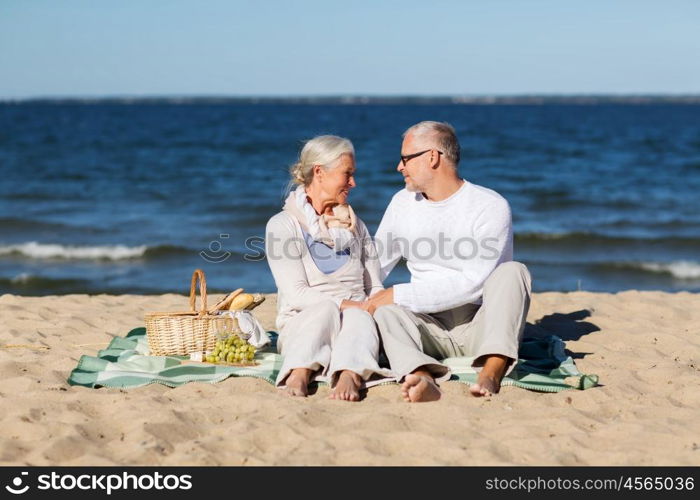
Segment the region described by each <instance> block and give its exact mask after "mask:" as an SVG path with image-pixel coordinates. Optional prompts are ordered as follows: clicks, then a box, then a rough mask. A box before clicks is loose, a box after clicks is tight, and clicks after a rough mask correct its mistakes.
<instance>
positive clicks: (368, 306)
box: [340, 300, 376, 314]
mask: <svg viewBox="0 0 700 500" xmlns="http://www.w3.org/2000/svg"><path fill="white" fill-rule="evenodd" d="M351 307H357V308H358V309H362V310H363V311H367V312H368V313H370V314H374V310H375V309H376V306H375V305H374V304H372V303H371V302H370V301H369V300H366V301H364V302H358V301H356V300H343V302H341V304H340V312H343V311H344V310H345V309H350V308H351Z"/></svg>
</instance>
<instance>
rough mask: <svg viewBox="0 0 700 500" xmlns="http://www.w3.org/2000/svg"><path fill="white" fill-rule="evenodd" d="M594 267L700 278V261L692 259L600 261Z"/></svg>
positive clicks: (682, 277) (680, 277) (683, 278)
mask: <svg viewBox="0 0 700 500" xmlns="http://www.w3.org/2000/svg"><path fill="white" fill-rule="evenodd" d="M584 265H585V264H584ZM594 268H597V269H599V270H602V271H627V272H632V273H645V274H649V273H651V274H657V275H658V274H664V275H670V276H672V277H673V278H674V279H678V280H696V279H700V263H699V262H694V261H690V260H676V261H672V262H649V261H646V262H645V261H633V262H600V263H597V264H595V265H594Z"/></svg>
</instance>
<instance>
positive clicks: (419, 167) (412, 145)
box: [396, 134, 433, 193]
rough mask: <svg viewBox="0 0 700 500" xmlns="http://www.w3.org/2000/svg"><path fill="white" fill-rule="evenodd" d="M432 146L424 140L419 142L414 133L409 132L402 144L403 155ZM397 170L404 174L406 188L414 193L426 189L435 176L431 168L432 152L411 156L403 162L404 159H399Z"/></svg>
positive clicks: (418, 151)
mask: <svg viewBox="0 0 700 500" xmlns="http://www.w3.org/2000/svg"><path fill="white" fill-rule="evenodd" d="M430 148H431V146H426V145H425V143H424V142H419V141H417V140H416V138H414V137H413V135H411V134H408V135H407V136H406V137H405V138H404V140H403V143H402V144H401V156H407V155H412V154H414V153H420V152H421V151H425V150H426V149H430ZM396 170H398V171H399V173H401V175H403V178H404V182H405V183H406V189H407V190H408V191H411V192H414V193H420V192H422V191H425V188H426V186H427V185H428V183H429V182H430V180H431V179H432V177H433V172H432V170H431V168H430V152H427V153H425V154H422V155H420V156H417V157H415V158H411V159H410V160H407V161H406V165H404V164H403V160H399V164H398V165H397V167H396Z"/></svg>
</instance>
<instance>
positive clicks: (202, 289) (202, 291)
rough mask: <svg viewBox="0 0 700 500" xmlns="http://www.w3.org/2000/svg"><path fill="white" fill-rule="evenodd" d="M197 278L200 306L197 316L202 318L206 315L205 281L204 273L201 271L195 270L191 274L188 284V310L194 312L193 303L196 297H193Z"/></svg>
mask: <svg viewBox="0 0 700 500" xmlns="http://www.w3.org/2000/svg"><path fill="white" fill-rule="evenodd" d="M197 278H199V297H200V302H201V304H202V308H201V309H200V310H199V314H200V316H204V315H205V314H207V279H206V278H205V277H204V271H202V270H201V269H195V270H194V272H193V273H192V282H191V283H190V310H192V311H196V309H195V302H196V300H197V297H196V295H195V288H196V286H197Z"/></svg>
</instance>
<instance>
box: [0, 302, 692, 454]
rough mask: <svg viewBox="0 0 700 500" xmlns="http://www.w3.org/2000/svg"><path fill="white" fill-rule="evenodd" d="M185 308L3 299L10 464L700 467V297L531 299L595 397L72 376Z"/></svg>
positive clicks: (1, 422)
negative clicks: (405, 394) (112, 346)
mask: <svg viewBox="0 0 700 500" xmlns="http://www.w3.org/2000/svg"><path fill="white" fill-rule="evenodd" d="M216 299H217V297H211V298H210V300H216ZM186 304H187V299H186V298H185V297H183V296H180V295H172V294H171V295H162V296H135V295H122V296H110V295H97V296H87V295H65V296H47V297H18V296H12V295H3V296H1V297H0V318H1V319H2V320H1V325H0V346H3V347H2V348H1V349H0V375H1V376H2V385H1V386H0V401H1V405H0V450H2V451H1V452H0V453H1V454H0V465H188V464H192V465H242V464H247V465H331V464H332V465H700V390H698V389H699V388H700V386H699V384H698V380H699V378H698V364H699V363H700V349H699V347H700V295H698V294H690V293H677V294H668V293H661V292H636V291H629V292H623V293H618V294H599V293H587V292H576V293H566V294H565V293H541V294H535V295H534V297H533V302H532V306H531V310H530V314H529V316H528V321H530V322H532V323H536V322H538V321H539V324H540V326H541V327H542V328H543V329H544V330H546V331H548V332H551V333H555V334H558V335H560V336H561V337H562V338H563V339H564V340H566V345H567V349H568V350H569V351H570V352H571V354H572V355H573V356H574V358H575V360H576V363H577V365H578V367H579V369H580V370H581V371H582V372H583V373H593V374H597V375H599V376H600V382H601V384H602V386H600V387H596V388H593V389H590V390H587V391H576V390H572V391H564V392H561V393H558V394H542V393H535V392H530V391H526V390H523V389H519V388H514V387H506V388H504V389H503V390H502V392H501V394H500V395H498V396H495V397H491V398H487V399H477V398H473V397H470V396H469V394H468V389H467V387H466V386H465V385H462V384H458V383H454V382H450V383H445V384H443V388H444V397H443V398H442V400H441V401H439V402H436V403H423V404H408V403H404V402H403V401H402V400H401V398H400V395H399V388H398V386H396V385H391V386H381V387H374V388H372V389H370V390H369V391H368V394H367V397H366V398H365V399H364V400H363V401H361V402H360V403H346V402H340V401H332V400H329V399H328V389H327V388H320V389H318V392H317V393H315V394H313V395H312V396H310V397H309V398H307V399H291V398H287V397H284V396H282V395H281V394H279V393H278V391H277V390H276V389H275V388H274V387H273V386H271V385H270V384H268V383H266V382H264V381H261V380H257V379H251V378H240V379H236V378H229V379H226V380H224V381H223V382H221V383H218V384H213V385H209V384H196V383H193V384H187V385H185V386H183V387H180V388H177V389H169V388H167V387H164V386H161V385H151V386H147V387H142V388H138V389H130V390H128V391H126V390H119V389H104V388H102V389H87V388H84V387H71V386H69V385H68V384H67V383H66V378H67V377H68V374H69V373H70V371H71V370H72V369H73V368H74V367H75V365H76V363H77V361H78V359H79V357H80V356H81V354H90V355H94V354H95V353H96V352H97V351H98V350H99V349H101V348H104V347H106V346H107V344H108V343H109V341H110V340H111V338H112V337H114V336H123V335H125V334H126V333H127V332H128V331H129V330H130V329H132V328H134V327H138V326H142V325H143V314H144V312H146V311H154V310H159V311H168V310H181V309H183V308H186ZM274 311H275V296H274V295H270V296H268V300H267V301H266V302H265V303H264V304H263V305H262V306H260V307H259V308H258V309H256V314H257V316H258V318H259V319H260V320H261V321H262V323H263V325H264V326H265V327H267V328H272V327H273V324H274V314H275V313H274ZM8 344H9V345H11V346H12V345H14V346H18V345H19V346H23V347H8ZM44 348H48V349H44Z"/></svg>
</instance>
